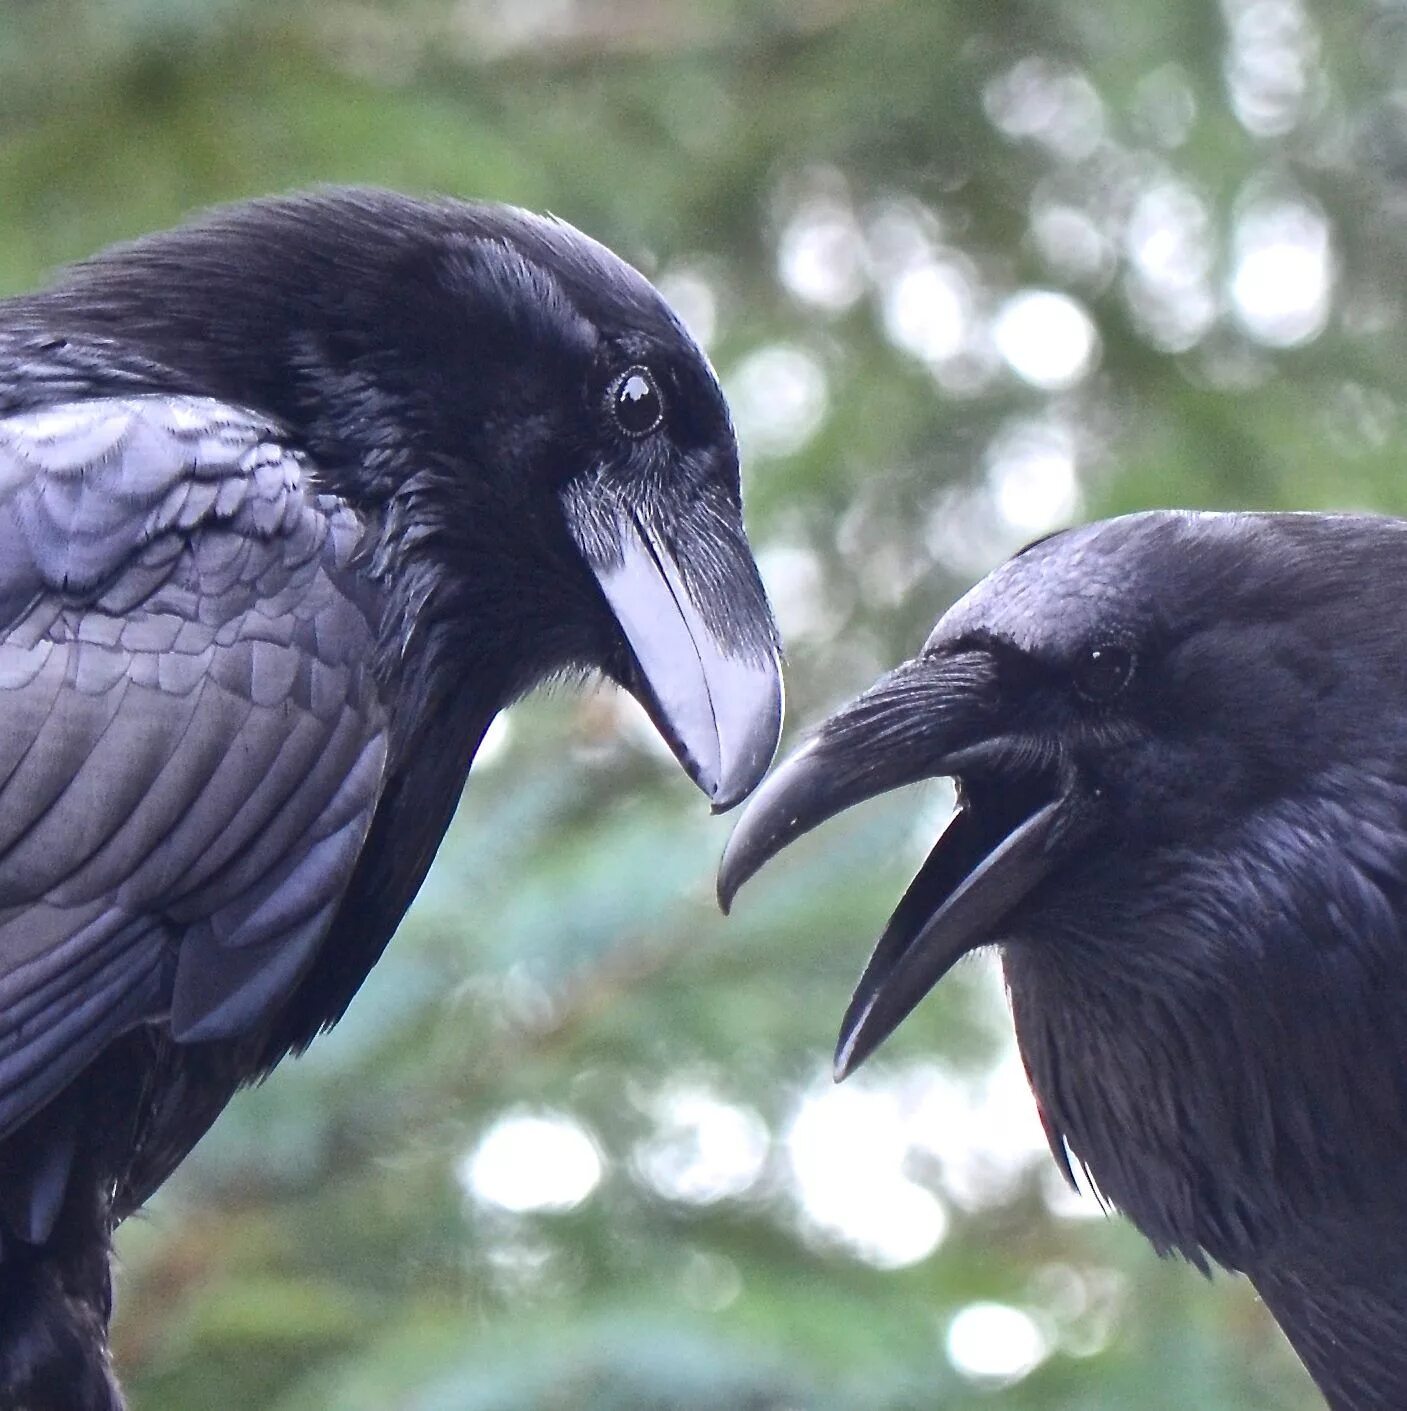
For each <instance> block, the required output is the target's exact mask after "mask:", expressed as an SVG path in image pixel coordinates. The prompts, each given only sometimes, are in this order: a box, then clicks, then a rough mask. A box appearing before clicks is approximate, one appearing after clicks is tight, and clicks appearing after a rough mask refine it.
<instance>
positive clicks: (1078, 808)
mask: <svg viewBox="0 0 1407 1411" xmlns="http://www.w3.org/2000/svg"><path fill="white" fill-rule="evenodd" d="M1404 592H1407V523H1404V522H1403V521H1401V520H1394V519H1385V518H1375V517H1372V516H1364V515H1317V514H1299V515H1265V514H1196V513H1182V512H1171V511H1160V512H1153V513H1148V514H1142V515H1133V516H1129V517H1127V518H1123V519H1116V520H1111V521H1107V522H1105V523H1100V524H1093V525H1087V526H1084V527H1082V528H1078V529H1072V530H1068V531H1066V532H1064V533H1060V534H1057V535H1054V536H1052V537H1050V538H1048V539H1045V540H1042V541H1039V542H1037V543H1036V544H1034V545H1032V546H1031V547H1029V548H1028V549H1026V550H1024V551H1023V552H1022V553H1021V554H1019V555H1018V556H1017V557H1015V558H1014V559H1012V560H1011V561H1010V562H1008V563H1006V564H1004V565H1003V566H1002V567H1000V568H998V569H997V570H996V571H995V572H994V573H992V574H991V575H990V576H989V577H988V578H987V579H986V580H984V581H983V582H982V583H980V584H979V585H978V586H977V587H976V588H975V589H973V590H972V592H971V593H969V594H968V595H967V596H966V597H965V598H963V599H962V600H961V601H960V602H958V603H957V604H956V605H955V606H954V607H953V608H952V609H950V610H949V612H948V613H947V614H946V615H945V616H944V617H943V618H942V619H941V621H940V622H939V623H938V626H937V627H936V628H935V630H934V632H933V635H932V636H931V637H930V638H929V640H928V642H927V644H926V645H925V646H924V649H923V651H922V652H921V653H920V655H918V656H917V657H915V658H914V659H913V660H912V661H909V662H907V663H905V664H904V665H902V666H900V667H898V668H897V669H896V670H894V671H893V672H891V673H890V674H889V675H887V676H885V677H884V678H882V679H881V680H880V681H879V682H878V683H877V684H876V685H875V686H874V687H872V688H871V689H870V690H869V691H867V692H866V693H865V694H864V695H862V696H860V697H859V698H858V699H857V700H856V701H854V702H853V703H852V704H851V705H849V706H846V707H844V708H843V709H842V710H840V711H839V712H838V713H837V714H835V715H834V716H833V717H832V718H831V719H829V720H828V721H826V722H825V723H824V724H823V725H821V727H820V728H819V730H818V731H817V732H816V734H815V736H814V737H813V738H812V739H811V741H810V742H809V743H808V744H806V745H804V746H803V747H802V748H801V750H800V751H798V752H797V754H796V755H794V756H793V757H792V759H791V760H790V761H789V762H787V763H786V764H784V765H783V766H782V767H781V768H780V769H779V770H778V771H777V772H776V773H775V774H774V775H773V776H772V777H771V779H769V780H768V781H767V783H766V784H764V785H763V787H762V789H761V790H759V792H758V793H757V795H756V796H755V798H754V800H753V801H752V803H751V804H750V805H749V808H748V811H747V812H746V814H745V815H744V816H743V818H742V820H741V821H740V823H739V825H738V828H737V830H736V831H735V833H734V835H733V837H732V839H731V841H730V842H729V845H728V849H727V852H726V854H725V857H724V862H723V870H722V873H721V877H720V896H721V897H722V899H723V900H724V902H725V904H726V903H727V902H729V901H731V899H732V897H733V895H734V893H735V892H736V891H737V889H738V887H739V886H740V885H741V884H742V883H743V882H744V881H745V880H746V879H747V878H748V877H749V876H750V875H751V874H752V873H753V872H755V871H756V870H757V868H759V867H760V866H761V865H762V864H763V863H764V862H765V861H766V860H767V859H768V858H769V857H771V856H772V855H773V854H774V853H776V852H777V851H778V850H779V849H781V848H782V847H784V846H785V845H786V844H787V843H788V842H790V841H791V840H792V839H794V838H795V837H797V836H798V835H800V834H801V833H803V832H805V831H806V830H808V829H810V828H812V827H814V826H815V825H816V824H818V823H821V822H822V821H824V820H825V819H826V818H828V817H829V816H831V815H832V814H834V813H836V812H838V811H839V810H841V809H843V808H845V807H848V806H849V805H851V804H854V803H857V802H859V801H860V800H862V799H865V798H869V797H871V796H873V795H875V794H878V793H881V792H883V791H885V790H888V789H892V788H895V787H898V786H899V785H902V784H905V783H908V782H910V781H913V780H917V779H923V778H929V777H932V776H935V775H950V776H954V777H956V779H957V780H958V782H959V805H960V806H959V809H958V812H957V814H956V815H955V817H954V818H953V820H952V822H951V823H950V824H949V826H948V828H947V830H946V831H945V832H944V834H943V836H942V838H941V839H940V840H939V842H938V844H937V846H936V847H935V848H934V850H933V852H932V854H931V855H930V857H929V858H928V860H927V861H926V862H925V863H924V865H923V867H922V868H921V869H920V871H919V873H918V876H917V877H916V878H915V879H914V882H913V884H912V886H911V887H910V888H909V890H908V892H907V894H906V895H905V896H904V898H903V900H902V901H901V902H900V903H899V906H898V909H897V910H896V911H895V913H894V915H893V918H892V919H891V920H890V922H889V925H888V927H887V929H886V930H885V932H884V934H883V935H882V937H881V938H880V941H879V944H878V946H877V947H876V949H875V952H874V955H873V956H872V958H871V960H870V962H869V965H868V967H867V968H866V970H865V972H864V975H863V977H862V978H861V980H860V983H859V987H858V989H857V990H856V992H855V996H854V999H853V1000H852V1002H851V1005H850V1009H849V1012H848V1013H847V1014H846V1016H845V1021H844V1025H843V1028H842V1033H841V1042H840V1047H839V1051H838V1053H837V1056H836V1067H837V1073H838V1075H839V1076H842V1077H843V1076H844V1075H845V1074H846V1073H848V1072H850V1071H851V1070H853V1069H854V1068H855V1067H856V1065H858V1064H859V1063H861V1062H863V1061H864V1059H865V1058H866V1057H867V1055H869V1054H870V1053H872V1052H873V1051H874V1049H875V1048H876V1047H877V1046H878V1045H879V1044H880V1043H882V1042H883V1041H884V1039H885V1038H886V1037H887V1036H888V1035H889V1034H890V1033H892V1032H893V1030H894V1029H895V1028H896V1027H897V1026H898V1025H899V1024H900V1022H901V1021H902V1020H903V1019H904V1017H905V1016H906V1015H907V1014H908V1013H909V1012H910V1010H912V1009H913V1007H914V1006H915V1005H916V1004H917V1003H918V1002H919V1001H920V1000H921V999H922V998H923V996H924V995H925V994H926V993H927V992H928V990H929V989H930V988H931V987H932V986H933V985H934V984H936V983H937V982H938V981H939V980H940V979H941V978H942V977H943V975H944V974H945V973H946V972H947V971H948V970H949V969H950V968H951V967H952V966H953V965H954V964H955V963H956V962H957V961H958V960H959V959H960V958H961V957H962V956H963V955H965V954H966V953H967V952H969V951H971V950H973V949H975V948H977V947H979V946H985V945H997V946H999V947H1000V949H1001V956H1002V962H1003V966H1004V969H1005V974H1006V981H1007V985H1008V988H1009V991H1010V996H1011V1007H1012V1012H1013V1016H1014V1019H1015V1025H1016V1037H1017V1040H1018V1043H1019V1045H1020V1049H1021V1053H1022V1056H1023V1058H1024V1060H1025V1063H1026V1068H1027V1072H1028V1073H1029V1075H1030V1079H1031V1085H1032V1087H1033V1089H1034V1091H1035V1095H1036V1099H1037V1103H1038V1106H1039V1108H1040V1113H1041V1117H1042V1119H1043V1121H1044V1124H1045V1128H1046V1132H1047V1135H1048V1136H1049V1138H1050V1143H1051V1148H1052V1150H1053V1152H1054V1154H1055V1157H1056V1160H1057V1161H1058V1162H1059V1163H1061V1165H1062V1166H1063V1167H1064V1169H1065V1171H1066V1174H1067V1175H1068V1174H1069V1173H1070V1170H1071V1162H1072V1160H1073V1161H1077V1162H1079V1163H1080V1164H1082V1165H1083V1166H1084V1167H1085V1168H1086V1170H1087V1171H1088V1172H1089V1174H1090V1176H1091V1177H1092V1178H1093V1180H1094V1182H1095V1183H1096V1185H1097V1186H1098V1188H1099V1189H1100V1191H1101V1192H1102V1193H1103V1195H1104V1196H1105V1198H1106V1199H1107V1200H1108V1201H1109V1202H1110V1203H1112V1204H1113V1205H1114V1206H1116V1207H1118V1208H1119V1209H1120V1210H1122V1211H1123V1212H1124V1213H1125V1214H1126V1215H1128V1216H1129V1218H1130V1219H1132V1220H1133V1222H1134V1223H1135V1224H1136V1225H1137V1226H1138V1228H1139V1229H1140V1230H1142V1232H1143V1233H1144V1234H1145V1235H1146V1236H1147V1237H1148V1238H1149V1240H1151V1241H1152V1243H1153V1245H1154V1246H1155V1247H1156V1248H1157V1249H1158V1250H1159V1251H1160V1252H1162V1253H1170V1252H1176V1253H1179V1254H1181V1255H1183V1256H1185V1257H1186V1258H1187V1259H1189V1260H1191V1261H1192V1262H1193V1263H1194V1264H1197V1265H1199V1266H1201V1267H1203V1268H1205V1267H1207V1266H1208V1264H1209V1263H1210V1262H1212V1261H1215V1262H1216V1263H1219V1264H1221V1265H1224V1266H1226V1267H1228V1268H1231V1269H1237V1270H1241V1271H1243V1272H1245V1273H1246V1274H1247V1275H1249V1276H1250V1278H1251V1280H1252V1282H1253V1283H1254V1284H1255V1287H1256V1288H1257V1290H1258V1291H1259V1292H1260V1294H1261V1296H1262V1297H1263V1298H1264V1300H1265V1302H1266V1304H1267V1306H1268V1307H1269V1308H1270V1310H1271V1311H1272V1312H1273V1313H1274V1315H1275V1317H1276V1318H1277V1320H1278V1321H1279V1323H1280V1325H1281V1327H1282V1328H1283V1329H1284V1330H1285V1332H1286V1334H1287V1335H1288V1336H1289V1338H1290V1341H1291V1342H1292V1343H1293V1345H1294V1347H1295V1349H1296V1351H1297V1352H1298V1353H1299V1354H1300V1356H1301V1358H1302V1359H1303V1360H1304V1362H1305V1364H1306V1366H1307V1367H1308V1369H1309V1371H1310V1372H1311V1374H1312V1375H1313V1376H1314V1378H1315V1380H1316V1381H1317V1383H1318V1384H1319V1386H1320V1388H1321V1390H1322V1391H1323V1393H1324V1395H1325V1397H1326V1398H1327V1400H1328V1402H1329V1404H1330V1405H1331V1406H1332V1407H1334V1408H1335V1411H1401V1408H1402V1407H1404V1406H1407V609H1405V608H1404V605H1403V604H1404Z"/></svg>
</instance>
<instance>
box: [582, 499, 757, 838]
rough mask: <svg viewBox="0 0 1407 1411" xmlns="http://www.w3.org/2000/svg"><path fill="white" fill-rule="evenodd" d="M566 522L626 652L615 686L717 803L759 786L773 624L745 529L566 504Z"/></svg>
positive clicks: (718, 807) (719, 807) (716, 521)
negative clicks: (584, 511)
mask: <svg viewBox="0 0 1407 1411" xmlns="http://www.w3.org/2000/svg"><path fill="white" fill-rule="evenodd" d="M568 529H569V531H570V532H571V533H572V535H573V537H574V538H575V539H576V541H577V544H578V546H579V547H580V548H581V551H582V554H583V556H584V557H585V559H586V562H587V565H588V567H589V568H590V569H591V571H592V573H593V574H594V575H595V578H596V581H597V583H599V584H600V586H601V592H602V593H603V594H604V595H605V598H606V602H607V603H608V604H609V605H610V609H611V612H612V613H613V614H614V616H615V619H616V622H617V623H618V624H619V626H620V629H621V632H622V634H623V635H624V637H625V640H626V643H627V645H628V646H629V648H630V652H631V657H632V668H633V669H632V670H631V671H630V672H629V673H628V674H627V676H626V678H625V680H624V682H623V684H624V685H625V686H626V687H627V689H629V690H630V692H631V693H632V694H633V695H634V696H635V697H636V699H637V700H639V701H640V703H641V705H643V706H644V707H645V710H646V711H647V712H648V714H649V716H650V719H651V720H652V721H653V722H654V724H655V728H656V729H657V730H658V731H659V732H660V734H661V736H662V737H663V738H664V740H665V742H666V743H667V744H668V745H669V747H670V749H672V750H673V751H674V754H675V756H676V757H677V758H678V760H679V762H680V764H681V765H683V767H684V769H685V771H686V772H687V773H688V775H689V777H690V778H691V779H693V781H694V782H695V783H696V784H697V785H698V786H699V788H701V789H702V790H703V791H704V793H705V794H707V795H708V796H709V798H710V799H711V800H712V802H713V811H714V812H715V813H721V812H723V811H724V810H725V809H729V808H732V807H733V805H734V804H736V803H739V802H741V801H742V800H743V799H745V798H746V797H747V796H748V795H749V794H750V793H751V792H752V791H753V789H755V788H756V787H757V783H758V781H759V780H760V779H761V778H762V776H763V775H764V774H765V773H766V772H767V766H768V765H769V764H770V763H771V762H772V756H773V755H774V754H775V753H776V749H777V741H778V739H779V738H780V736H781V731H782V675H781V662H780V654H779V651H778V646H777V629H776V626H775V624H774V623H773V621H772V614H771V610H770V608H769V607H768V605H767V598H766V595H765V593H764V592H763V589H762V583H761V580H760V579H759V577H758V574H757V566H756V564H755V563H754V562H753V559H752V554H751V552H750V551H749V549H748V545H747V539H746V538H745V536H744V534H743V529H742V522H741V518H738V519H737V522H736V523H731V522H729V521H728V520H727V519H721V518H719V517H714V518H712V519H711V520H709V521H708V522H707V523H706V524H705V525H704V526H702V527H700V526H697V525H694V524H692V523H691V522H690V519H689V517H688V515H687V514H681V515H679V516H678V517H677V518H676V519H675V521H674V522H673V523H672V524H669V525H668V526H665V525H657V524H655V523H654V522H653V519H647V518H645V517H644V516H642V515H640V514H638V513H636V512H635V511H633V510H630V509H624V508H618V509H617V510H616V511H615V512H614V513H613V514H611V516H610V518H609V520H608V521H606V520H603V518H602V516H601V515H600V514H599V513H596V514H594V515H593V516H592V517H591V518H590V519H587V518H586V517H585V516H583V515H580V514H574V513H573V512H572V506H571V505H570V504H569V506H568Z"/></svg>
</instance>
